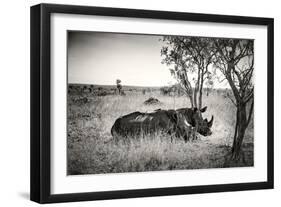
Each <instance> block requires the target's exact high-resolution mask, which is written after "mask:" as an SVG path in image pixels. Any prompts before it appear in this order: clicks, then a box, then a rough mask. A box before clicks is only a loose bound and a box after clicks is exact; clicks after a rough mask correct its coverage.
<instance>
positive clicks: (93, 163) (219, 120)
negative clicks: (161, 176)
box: [67, 91, 253, 175]
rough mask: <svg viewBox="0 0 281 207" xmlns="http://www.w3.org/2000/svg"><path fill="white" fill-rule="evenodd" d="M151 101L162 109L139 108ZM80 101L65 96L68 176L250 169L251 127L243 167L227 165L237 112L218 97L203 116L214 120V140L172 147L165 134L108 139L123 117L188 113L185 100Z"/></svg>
mask: <svg viewBox="0 0 281 207" xmlns="http://www.w3.org/2000/svg"><path fill="white" fill-rule="evenodd" d="M84 95H86V94H84ZM151 96H153V97H155V98H157V99H158V100H159V101H160V102H161V105H145V104H143V102H144V101H145V100H147V99H148V98H149V97H151ZM79 97H81V95H80V96H78V95H75V94H71V93H70V94H69V96H68V140H67V143H68V151H67V153H68V156H67V159H68V174H71V175H74V174H95V173H119V172H140V171H155V170H173V169H200V168H221V167H226V166H227V167H235V166H253V123H251V124H250V125H249V128H248V131H247V133H246V136H245V139H244V146H243V149H244V152H245V160H244V162H238V163H231V164H230V163H226V159H225V157H226V155H227V153H228V152H229V149H230V146H231V144H232V136H233V131H234V125H235V116H234V115H235V107H234V106H233V104H232V103H231V101H230V100H229V99H228V98H225V97H224V96H222V95H219V94H217V93H216V92H214V93H212V94H211V95H209V96H208V97H204V103H205V105H206V106H208V110H207V111H206V112H205V113H204V115H203V116H204V117H207V118H210V117H211V115H212V114H213V115H214V124H213V128H212V131H213V134H212V135H211V136H209V137H201V138H200V139H199V140H197V141H195V142H188V143H185V142H184V141H183V140H174V141H173V142H171V140H170V138H168V137H167V136H165V135H163V134H159V135H155V136H147V137H145V138H142V139H140V138H132V139H130V140H127V141H122V140H121V141H115V140H113V139H112V136H111V134H110V129H111V127H112V125H113V124H114V121H115V120H116V119H117V118H118V117H120V116H122V115H125V114H128V113H131V112H134V111H141V112H150V111H153V110H155V109H158V108H162V109H174V108H181V107H188V106H189V103H188V100H187V98H186V97H175V98H174V97H170V96H162V95H160V93H158V92H157V91H156V92H153V93H150V94H146V95H142V94H141V93H137V92H131V93H127V95H126V96H117V95H108V96H94V95H89V94H87V98H88V102H87V103H83V102H79V101H78V102H77V101H74V100H77V99H78V98H79Z"/></svg>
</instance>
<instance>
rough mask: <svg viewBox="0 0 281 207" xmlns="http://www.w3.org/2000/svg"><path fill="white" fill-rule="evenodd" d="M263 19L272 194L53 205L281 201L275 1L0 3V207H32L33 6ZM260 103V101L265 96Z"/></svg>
mask: <svg viewBox="0 0 281 207" xmlns="http://www.w3.org/2000/svg"><path fill="white" fill-rule="evenodd" d="M41 2H44V3H62V4H80V5H92V6H110V7H125V8H136V9H154V10H171V11H183V12H198V13H214V14H230V15H244V16H263V17H273V18H275V106H276V107H275V189H274V190H258V191H244V192H230V193H212V194H198V195H184V196H169V197H154V198H137V199H123V200H113V201H95V202H81V203H64V204H55V205H53V206H92V205H96V206H114V207H117V206H122V207H126V206H162V207H164V206H187V205H189V206H208V207H210V206H216V207H218V206H228V207H231V206H237V205H242V206H255V205H258V206H265V205H273V206H277V205H278V203H280V202H281V179H280V178H281V161H280V158H281V153H280V149H279V145H280V144H281V141H280V135H281V127H280V123H281V119H280V115H281V114H280V108H279V106H280V105H281V97H280V89H281V82H280V81H278V77H280V75H281V72H280V70H279V68H280V67H281V64H280V62H279V61H278V60H279V59H278V57H280V56H281V52H280V46H281V44H280V36H281V13H280V8H281V7H280V6H281V3H279V2H278V1H277V0H266V1H265V0H264V1H250V0H248V1H246V0H233V1H225V0H212V1H208V0H196V1H187V0H173V1H168V0H166V1H164V0H162V1H160V0H159V1H152V0H107V1H102V0H88V1H87V0H80V1H78V0H69V1H63V0H58V1H53V0H49V1H45V0H42V1H38V0H30V1H23V0H18V1H16V0H14V1H13V0H11V1H2V2H1V12H0V15H1V16H0V17H1V18H0V20H1V32H0V53H1V55H0V57H1V59H0V90H1V93H0V94H1V96H0V97H1V99H0V123H1V124H0V126H1V128H0V129H1V133H0V134H1V136H0V139H1V145H0V163H1V170H0V197H1V199H0V206H36V205H37V204H36V203H34V202H31V201H29V166H30V164H29V144H30V143H29V127H30V125H29V112H30V110H29V98H30V93H29V87H30V86H29V75H30V73H29V7H30V6H31V5H34V4H38V3H41ZM265 98H266V97H265Z"/></svg>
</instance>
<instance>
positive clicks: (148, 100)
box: [144, 97, 161, 105]
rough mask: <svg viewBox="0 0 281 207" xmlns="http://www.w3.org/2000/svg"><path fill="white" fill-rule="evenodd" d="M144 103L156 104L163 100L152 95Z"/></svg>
mask: <svg viewBox="0 0 281 207" xmlns="http://www.w3.org/2000/svg"><path fill="white" fill-rule="evenodd" d="M144 104H145V105H155V104H161V102H160V101H159V100H158V99H157V98H153V97H150V98H149V99H147V100H146V101H145V102H144Z"/></svg>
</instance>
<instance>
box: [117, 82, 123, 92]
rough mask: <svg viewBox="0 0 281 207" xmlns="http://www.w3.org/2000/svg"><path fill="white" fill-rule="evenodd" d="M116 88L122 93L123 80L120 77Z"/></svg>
mask: <svg viewBox="0 0 281 207" xmlns="http://www.w3.org/2000/svg"><path fill="white" fill-rule="evenodd" d="M116 88H117V90H118V93H119V94H121V90H122V85H121V80H120V79H117V80H116Z"/></svg>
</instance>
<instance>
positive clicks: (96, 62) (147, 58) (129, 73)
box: [68, 31, 225, 86]
mask: <svg viewBox="0 0 281 207" xmlns="http://www.w3.org/2000/svg"><path fill="white" fill-rule="evenodd" d="M160 38H161V36H156V35H138V34H117V33H102V32H79V31H71V32H68V82H69V83H85V84H97V85H115V84H116V79H120V80H121V81H122V84H123V85H133V86H163V85H168V84H169V83H170V84H171V83H175V82H176V81H175V79H174V78H173V77H172V76H171V74H170V71H169V68H168V67H167V66H166V65H164V64H161V60H162V57H161V56H160V51H161V48H162V46H163V42H161V41H159V39H160ZM224 85H225V84H224Z"/></svg>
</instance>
